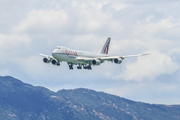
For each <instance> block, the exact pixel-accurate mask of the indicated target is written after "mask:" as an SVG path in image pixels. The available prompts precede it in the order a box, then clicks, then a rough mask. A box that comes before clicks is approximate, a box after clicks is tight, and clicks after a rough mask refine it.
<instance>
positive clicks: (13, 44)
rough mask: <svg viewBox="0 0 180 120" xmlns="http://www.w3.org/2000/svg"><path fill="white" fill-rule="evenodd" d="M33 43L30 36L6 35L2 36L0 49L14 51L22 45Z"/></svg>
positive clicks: (0, 36)
mask: <svg viewBox="0 0 180 120" xmlns="http://www.w3.org/2000/svg"><path fill="white" fill-rule="evenodd" d="M30 42H31V39H30V38H29V37H28V35H17V34H12V35H5V34H0V48H1V51H2V50H14V49H15V48H18V47H20V46H22V45H26V44H28V43H30Z"/></svg>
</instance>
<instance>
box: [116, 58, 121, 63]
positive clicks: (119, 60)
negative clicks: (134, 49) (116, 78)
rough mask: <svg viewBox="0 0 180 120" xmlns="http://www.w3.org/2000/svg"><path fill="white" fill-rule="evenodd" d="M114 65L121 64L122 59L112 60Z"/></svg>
mask: <svg viewBox="0 0 180 120" xmlns="http://www.w3.org/2000/svg"><path fill="white" fill-rule="evenodd" d="M114 63H116V64H121V63H122V59H121V58H115V59H114Z"/></svg>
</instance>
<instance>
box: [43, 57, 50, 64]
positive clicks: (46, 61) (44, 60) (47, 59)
mask: <svg viewBox="0 0 180 120" xmlns="http://www.w3.org/2000/svg"><path fill="white" fill-rule="evenodd" d="M43 62H44V63H50V62H51V58H48V57H46V58H44V59H43Z"/></svg>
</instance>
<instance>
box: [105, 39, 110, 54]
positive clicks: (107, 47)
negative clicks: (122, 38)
mask: <svg viewBox="0 0 180 120" xmlns="http://www.w3.org/2000/svg"><path fill="white" fill-rule="evenodd" d="M109 43H110V41H109V42H108V44H107V45H106V48H105V49H104V53H105V54H108V50H109Z"/></svg>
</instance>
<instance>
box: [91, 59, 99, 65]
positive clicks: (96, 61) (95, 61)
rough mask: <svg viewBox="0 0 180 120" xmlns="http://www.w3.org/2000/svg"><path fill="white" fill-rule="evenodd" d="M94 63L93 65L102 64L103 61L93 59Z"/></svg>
mask: <svg viewBox="0 0 180 120" xmlns="http://www.w3.org/2000/svg"><path fill="white" fill-rule="evenodd" d="M92 64H93V65H100V64H101V61H99V60H93V61H92Z"/></svg>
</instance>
